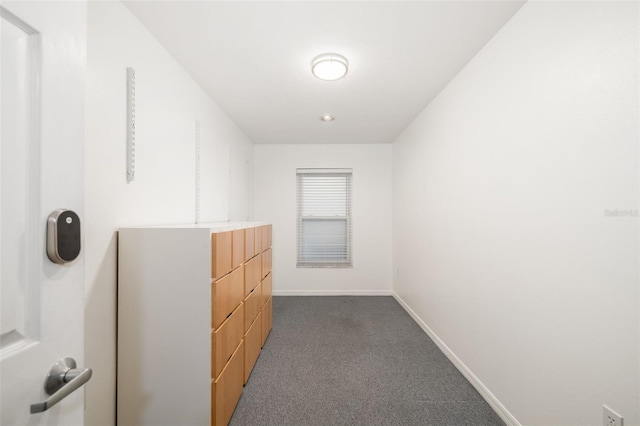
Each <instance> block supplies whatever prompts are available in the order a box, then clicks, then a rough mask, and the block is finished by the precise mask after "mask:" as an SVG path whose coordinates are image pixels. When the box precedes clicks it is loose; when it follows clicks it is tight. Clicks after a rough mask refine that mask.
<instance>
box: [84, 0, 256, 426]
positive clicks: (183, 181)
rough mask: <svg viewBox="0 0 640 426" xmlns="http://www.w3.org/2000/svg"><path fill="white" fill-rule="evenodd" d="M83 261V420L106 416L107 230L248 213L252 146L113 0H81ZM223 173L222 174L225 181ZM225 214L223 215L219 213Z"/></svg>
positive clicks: (107, 419) (109, 400)
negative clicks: (131, 175) (130, 121)
mask: <svg viewBox="0 0 640 426" xmlns="http://www.w3.org/2000/svg"><path fill="white" fill-rule="evenodd" d="M88 8H89V10H88V48H87V50H88V63H87V99H86V115H87V126H86V154H85V165H86V196H85V203H86V206H85V211H86V217H85V218H84V231H85V267H86V289H85V291H86V302H85V303H86V309H85V310H86V312H85V329H86V332H85V333H86V334H85V345H86V364H87V365H88V366H90V367H92V368H93V369H94V376H93V378H92V379H91V382H90V383H89V384H88V385H87V390H86V392H87V404H86V406H87V409H86V410H87V411H86V417H85V418H86V424H87V425H92V426H95V425H109V426H111V425H113V424H115V366H116V358H115V342H116V271H117V264H116V260H117V253H116V246H117V240H116V230H117V229H118V228H119V227H121V226H135V225H149V224H160V223H172V224H177V223H192V222H193V221H194V219H195V167H194V164H195V121H196V120H199V122H200V126H201V129H200V132H201V156H202V159H201V209H200V218H201V221H202V222H204V221H226V220H227V219H229V218H231V219H232V220H246V219H248V218H249V217H250V216H251V204H252V198H253V194H252V186H253V176H252V170H253V145H252V144H251V142H250V141H249V140H248V139H247V138H246V137H245V136H244V134H242V133H241V132H240V131H239V130H238V128H237V127H236V126H235V125H234V124H233V123H232V122H231V121H230V120H229V119H228V118H227V116H226V115H225V114H224V113H223V112H222V111H221V110H220V109H219V108H218V107H217V106H216V105H215V104H214V103H213V102H212V101H211V100H210V99H209V98H208V97H207V96H206V95H205V93H204V92H203V91H202V90H201V89H200V87H199V86H198V85H197V84H196V83H195V82H194V81H193V80H192V78H191V77H190V76H189V75H188V74H187V73H186V71H184V70H183V69H182V68H181V67H180V66H179V65H178V64H177V63H176V62H175V61H174V60H173V58H172V57H171V56H170V55H169V54H168V53H167V52H166V51H165V49H164V48H163V47H161V45H160V44H159V43H158V42H157V41H156V40H155V39H154V38H153V37H152V36H151V35H150V34H149V33H148V32H147V31H146V30H145V29H144V27H142V25H141V24H140V23H139V22H138V21H137V19H136V18H135V17H134V16H133V15H132V14H131V13H130V12H129V10H128V9H127V8H126V7H125V6H123V5H122V4H121V3H120V2H89V6H88ZM127 67H133V68H135V70H136V118H137V122H136V142H137V150H136V151H137V158H136V162H137V167H136V171H137V176H136V180H135V181H134V182H132V183H130V184H127V183H126V179H125V177H126V162H125V158H126V157H125V146H126V143H125V141H126V138H125V135H126V132H125V125H126V68H127ZM229 176H232V179H231V181H230V180H229ZM229 212H231V213H229Z"/></svg>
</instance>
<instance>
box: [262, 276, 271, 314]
mask: <svg viewBox="0 0 640 426" xmlns="http://www.w3.org/2000/svg"><path fill="white" fill-rule="evenodd" d="M272 276H273V274H271V273H269V275H267V276H266V277H264V279H263V280H262V302H260V306H264V304H265V303H267V301H268V300H269V298H270V297H271V291H272V288H273V281H272V279H271V277H272Z"/></svg>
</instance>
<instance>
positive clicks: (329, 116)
mask: <svg viewBox="0 0 640 426" xmlns="http://www.w3.org/2000/svg"><path fill="white" fill-rule="evenodd" d="M335 119H336V118H335V117H333V116H331V115H323V116H322V117H320V120H322V121H333V120H335Z"/></svg>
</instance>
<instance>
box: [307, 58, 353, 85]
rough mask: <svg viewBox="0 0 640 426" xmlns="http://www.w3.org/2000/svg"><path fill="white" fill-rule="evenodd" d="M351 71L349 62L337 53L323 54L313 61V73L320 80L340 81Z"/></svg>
mask: <svg viewBox="0 0 640 426" xmlns="http://www.w3.org/2000/svg"><path fill="white" fill-rule="evenodd" d="M347 71H349V61H347V58H345V57H344V56H342V55H338V54H337V53H323V54H322V55H318V56H316V57H315V58H313V61H311V72H312V73H313V75H315V76H316V77H318V78H319V79H320V80H326V81H335V80H340V79H341V78H343V77H344V76H345V75H347Z"/></svg>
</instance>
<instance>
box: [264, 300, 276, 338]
mask: <svg viewBox="0 0 640 426" xmlns="http://www.w3.org/2000/svg"><path fill="white" fill-rule="evenodd" d="M272 324H273V298H272V297H270V298H269V300H268V301H267V303H265V305H264V308H263V309H262V346H264V343H265V342H266V341H267V336H269V332H270V331H271V325H272Z"/></svg>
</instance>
